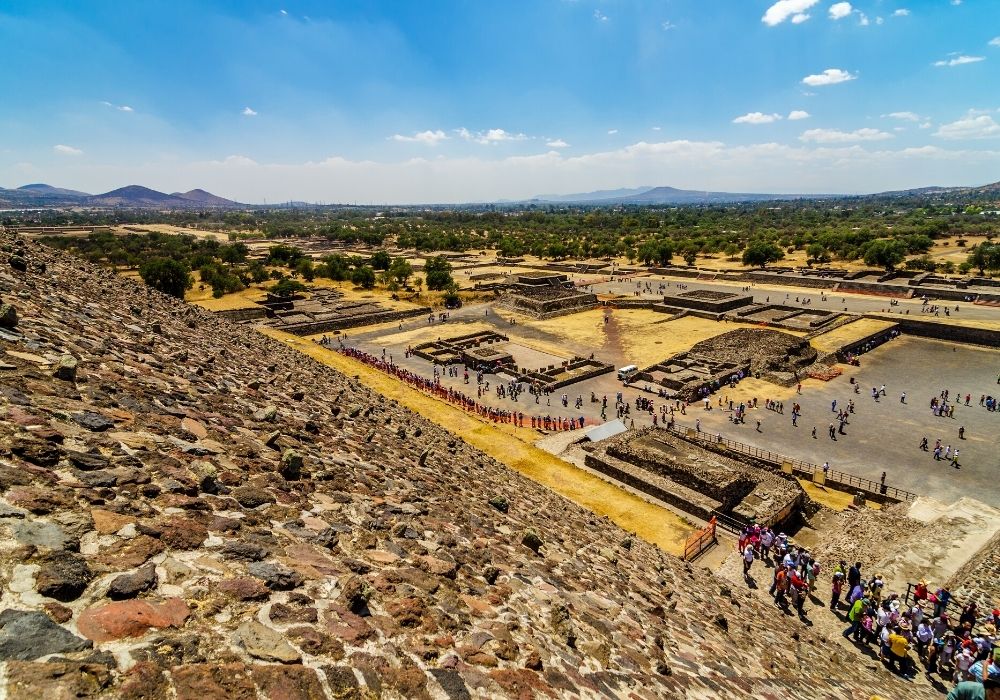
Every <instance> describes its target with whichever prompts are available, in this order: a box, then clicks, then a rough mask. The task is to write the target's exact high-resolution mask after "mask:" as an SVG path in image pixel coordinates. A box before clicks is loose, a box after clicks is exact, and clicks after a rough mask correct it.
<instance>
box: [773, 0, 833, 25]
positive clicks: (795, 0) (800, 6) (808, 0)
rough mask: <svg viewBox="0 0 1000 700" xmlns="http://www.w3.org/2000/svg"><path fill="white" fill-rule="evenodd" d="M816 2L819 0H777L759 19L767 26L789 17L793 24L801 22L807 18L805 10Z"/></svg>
mask: <svg viewBox="0 0 1000 700" xmlns="http://www.w3.org/2000/svg"><path fill="white" fill-rule="evenodd" d="M818 2H819V0H778V2H776V3H774V4H773V5H771V6H770V7H769V8H767V11H766V12H765V13H764V16H763V17H761V18H760V21H761V22H763V23H764V24H766V25H767V26H769V27H775V26H777V25H779V24H781V23H782V22H784V21H785V20H787V19H791V20H792V21H793V22H794V23H795V24H801V23H802V22H804V21H806V20H807V19H809V15H807V14H806V10H808V9H809V8H810V7H812V6H813V5H815V4H816V3H818Z"/></svg>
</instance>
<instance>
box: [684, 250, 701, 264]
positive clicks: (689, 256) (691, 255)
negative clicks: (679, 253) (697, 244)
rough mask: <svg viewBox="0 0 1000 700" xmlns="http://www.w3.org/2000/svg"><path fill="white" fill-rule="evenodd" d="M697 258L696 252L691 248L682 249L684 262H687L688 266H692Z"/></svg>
mask: <svg viewBox="0 0 1000 700" xmlns="http://www.w3.org/2000/svg"><path fill="white" fill-rule="evenodd" d="M697 259H698V253H697V252H696V251H695V250H694V249H693V248H688V249H687V250H685V251H684V262H686V263H687V266H688V267H694V263H695V261H696V260H697Z"/></svg>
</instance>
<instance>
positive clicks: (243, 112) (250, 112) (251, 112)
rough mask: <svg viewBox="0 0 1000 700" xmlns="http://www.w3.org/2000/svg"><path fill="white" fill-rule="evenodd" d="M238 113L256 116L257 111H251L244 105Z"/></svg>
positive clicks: (245, 115)
mask: <svg viewBox="0 0 1000 700" xmlns="http://www.w3.org/2000/svg"><path fill="white" fill-rule="evenodd" d="M240 114H242V115H243V116H244V117H256V116H257V113H256V112H255V111H253V110H252V109H250V108H249V107H244V108H243V111H242V112H240Z"/></svg>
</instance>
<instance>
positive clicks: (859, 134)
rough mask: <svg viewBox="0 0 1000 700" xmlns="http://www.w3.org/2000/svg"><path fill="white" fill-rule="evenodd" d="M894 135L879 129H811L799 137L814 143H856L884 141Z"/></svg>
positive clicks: (801, 139)
mask: <svg viewBox="0 0 1000 700" xmlns="http://www.w3.org/2000/svg"><path fill="white" fill-rule="evenodd" d="M891 138H892V134H890V133H888V132H886V131H879V130H878V129H870V128H864V129H857V130H855V131H840V130H838V129H809V130H807V131H803V132H802V135H801V136H799V140H800V141H811V142H813V143H854V142H856V141H884V140H886V139H891Z"/></svg>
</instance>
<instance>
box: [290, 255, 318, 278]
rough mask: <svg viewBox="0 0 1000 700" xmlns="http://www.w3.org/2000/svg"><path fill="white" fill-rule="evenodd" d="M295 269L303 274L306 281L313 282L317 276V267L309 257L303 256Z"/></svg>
mask: <svg viewBox="0 0 1000 700" xmlns="http://www.w3.org/2000/svg"><path fill="white" fill-rule="evenodd" d="M295 271H296V272H297V273H299V274H300V275H302V278H303V279H305V280H306V282H312V281H313V280H314V279H315V278H316V268H315V267H314V266H313V263H312V260H310V259H309V258H302V259H301V260H299V261H298V262H297V263H295Z"/></svg>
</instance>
